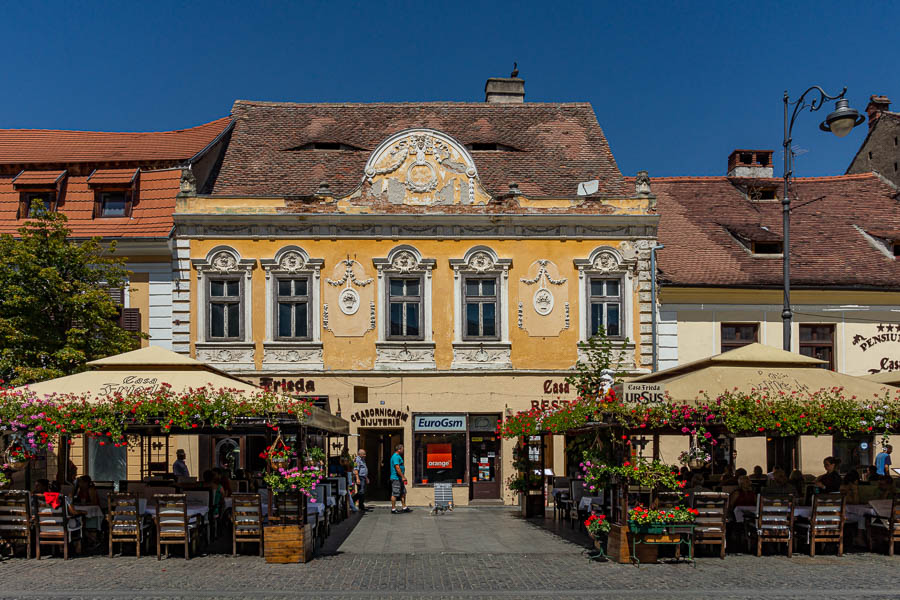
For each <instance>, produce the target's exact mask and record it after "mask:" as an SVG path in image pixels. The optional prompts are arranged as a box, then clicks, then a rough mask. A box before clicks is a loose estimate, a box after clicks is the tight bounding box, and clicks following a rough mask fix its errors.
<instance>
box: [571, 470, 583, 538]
mask: <svg viewBox="0 0 900 600" xmlns="http://www.w3.org/2000/svg"><path fill="white" fill-rule="evenodd" d="M583 497H584V485H583V483H582V481H581V480H580V479H572V480H571V481H569V502H570V504H569V507H568V508H569V512H568V517H569V526H570V527H571V528H572V529H575V523H576V521H578V522H579V523H580V519H579V517H580V515H579V510H578V505H579V504H581V499H582V498H583Z"/></svg>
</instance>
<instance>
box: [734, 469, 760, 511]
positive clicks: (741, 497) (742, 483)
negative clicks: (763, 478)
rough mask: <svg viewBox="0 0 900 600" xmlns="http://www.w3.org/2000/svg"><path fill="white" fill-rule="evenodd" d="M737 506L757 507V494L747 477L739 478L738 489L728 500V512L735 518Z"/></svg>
mask: <svg viewBox="0 0 900 600" xmlns="http://www.w3.org/2000/svg"><path fill="white" fill-rule="evenodd" d="M735 506H756V492H754V491H753V484H752V483H751V482H750V478H749V477H747V476H746V475H741V476H740V477H738V489H736V490H734V491H733V492H731V496H729V498H728V512H729V513H731V515H732V516H734V507H735Z"/></svg>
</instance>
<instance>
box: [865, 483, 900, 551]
mask: <svg viewBox="0 0 900 600" xmlns="http://www.w3.org/2000/svg"><path fill="white" fill-rule="evenodd" d="M874 538H881V539H884V540H887V543H888V556H893V555H894V544H896V543H897V542H900V497H898V496H894V500H893V502H891V512H890V515H889V516H887V517H873V518H872V520H871V522H870V523H869V527H868V536H867V539H868V544H869V550H871V549H872V542H873V541H874Z"/></svg>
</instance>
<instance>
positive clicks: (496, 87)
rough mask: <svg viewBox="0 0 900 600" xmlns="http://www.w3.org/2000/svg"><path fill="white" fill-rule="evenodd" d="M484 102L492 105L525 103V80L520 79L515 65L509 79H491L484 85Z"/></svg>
mask: <svg viewBox="0 0 900 600" xmlns="http://www.w3.org/2000/svg"><path fill="white" fill-rule="evenodd" d="M484 101H485V102H488V103H490V104H522V103H523V102H525V80H524V79H519V69H518V68H517V66H516V65H515V64H514V65H513V71H512V73H510V76H509V77H491V78H490V79H488V80H487V83H485V84H484Z"/></svg>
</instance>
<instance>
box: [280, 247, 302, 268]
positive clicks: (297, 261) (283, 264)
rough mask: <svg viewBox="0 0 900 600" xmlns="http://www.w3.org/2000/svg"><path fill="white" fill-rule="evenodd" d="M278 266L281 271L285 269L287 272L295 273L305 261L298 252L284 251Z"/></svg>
mask: <svg viewBox="0 0 900 600" xmlns="http://www.w3.org/2000/svg"><path fill="white" fill-rule="evenodd" d="M278 266H279V268H280V269H281V270H282V271H287V272H288V273H296V272H298V271H301V270H302V269H303V268H304V267H305V266H306V261H305V260H303V257H302V256H301V255H300V253H299V252H285V254H284V255H283V256H282V257H281V261H280V262H279V263H278Z"/></svg>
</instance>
